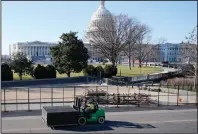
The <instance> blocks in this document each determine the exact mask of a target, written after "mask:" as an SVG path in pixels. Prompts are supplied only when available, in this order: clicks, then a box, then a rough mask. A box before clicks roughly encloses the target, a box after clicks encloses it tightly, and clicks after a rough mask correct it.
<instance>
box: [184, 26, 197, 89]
mask: <svg viewBox="0 0 198 134" xmlns="http://www.w3.org/2000/svg"><path fill="white" fill-rule="evenodd" d="M186 40H187V41H186V42H184V51H183V56H184V57H183V58H187V59H188V63H189V62H190V61H191V62H194V68H195V69H194V70H192V71H193V73H194V88H198V87H197V80H198V78H197V76H198V69H197V67H198V66H197V65H198V59H197V58H198V57H197V49H198V46H197V26H196V27H194V29H193V30H192V32H190V33H189V37H186Z"/></svg>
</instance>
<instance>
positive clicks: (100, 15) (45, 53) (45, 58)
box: [10, 1, 112, 63]
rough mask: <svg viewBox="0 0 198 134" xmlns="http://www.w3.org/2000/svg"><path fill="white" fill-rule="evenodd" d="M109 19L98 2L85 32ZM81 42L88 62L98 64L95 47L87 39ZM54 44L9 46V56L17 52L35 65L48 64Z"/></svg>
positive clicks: (102, 5)
mask: <svg viewBox="0 0 198 134" xmlns="http://www.w3.org/2000/svg"><path fill="white" fill-rule="evenodd" d="M111 18H112V14H111V13H110V12H109V11H108V10H107V9H106V8H105V5H104V1H100V4H99V7H98V9H97V10H96V11H95V12H94V13H93V15H92V16H91V20H90V22H89V25H88V29H87V32H89V31H91V30H93V29H95V27H96V26H97V24H98V23H101V22H105V21H108V20H109V19H111ZM83 42H84V45H85V47H86V48H87V49H88V51H89V55H90V59H89V61H92V62H100V61H101V58H100V55H99V51H98V50H97V49H96V47H94V46H93V45H92V44H90V43H89V39H88V38H86V39H85V38H84V39H83ZM56 44H57V43H52V42H41V41H31V42H18V43H16V44H12V45H10V54H11V55H13V54H15V53H17V52H21V53H23V54H25V55H26V56H27V58H28V59H31V60H33V61H34V62H35V63H39V62H41V63H42V62H45V63H49V62H51V61H52V56H51V53H50V47H53V46H56Z"/></svg>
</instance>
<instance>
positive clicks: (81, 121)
mask: <svg viewBox="0 0 198 134" xmlns="http://www.w3.org/2000/svg"><path fill="white" fill-rule="evenodd" d="M86 122H87V120H86V118H85V117H80V118H78V124H79V125H80V126H82V125H85V124H86Z"/></svg>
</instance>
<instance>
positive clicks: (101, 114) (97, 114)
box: [73, 97, 105, 125]
mask: <svg viewBox="0 0 198 134" xmlns="http://www.w3.org/2000/svg"><path fill="white" fill-rule="evenodd" d="M87 102H88V101H87V98H86V97H84V98H78V97H76V99H75V102H74V105H73V108H74V109H76V110H77V111H78V113H79V119H78V124H79V125H85V124H86V123H98V124H103V123H104V122H105V111H104V109H102V108H99V107H98V103H97V102H96V101H94V99H92V100H91V102H89V103H91V105H93V108H92V109H91V110H90V109H89V106H88V104H87ZM83 103H84V106H83V105H82V104H83ZM87 109H88V110H87Z"/></svg>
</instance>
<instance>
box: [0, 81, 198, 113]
mask: <svg viewBox="0 0 198 134" xmlns="http://www.w3.org/2000/svg"><path fill="white" fill-rule="evenodd" d="M184 87H188V88H185V89H184ZM89 91H92V92H94V91H96V92H97V93H99V92H106V95H102V96H100V95H97V97H100V99H98V101H99V103H100V104H101V105H115V106H117V107H118V106H119V105H128V106H129V105H137V106H143V105H157V106H160V105H177V106H179V105H184V104H197V92H194V91H193V86H177V87H176V88H175V87H174V88H173V87H169V86H161V85H160V84H145V83H141V84H136V85H126V86H70V87H57V88H55V87H53V88H52V87H45V88H4V89H2V97H1V98H2V100H1V102H2V103H1V105H2V111H15V110H28V111H31V110H34V109H41V108H42V106H46V105H48V106H49V105H51V106H57V105H68V104H71V105H72V103H73V102H74V98H75V97H77V96H88V94H87V93H88V92H89ZM92 97H93V96H92ZM104 100H105V101H104Z"/></svg>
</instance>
